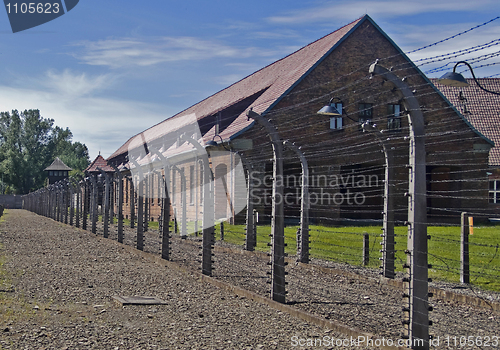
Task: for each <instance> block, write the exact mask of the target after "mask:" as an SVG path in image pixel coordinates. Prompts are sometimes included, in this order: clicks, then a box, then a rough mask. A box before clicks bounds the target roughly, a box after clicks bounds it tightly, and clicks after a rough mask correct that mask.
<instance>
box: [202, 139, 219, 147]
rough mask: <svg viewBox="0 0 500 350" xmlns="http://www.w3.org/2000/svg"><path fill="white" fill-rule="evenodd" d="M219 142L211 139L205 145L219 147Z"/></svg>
mask: <svg viewBox="0 0 500 350" xmlns="http://www.w3.org/2000/svg"><path fill="white" fill-rule="evenodd" d="M217 146H218V145H217V142H215V141H214V140H210V141H207V142H206V143H205V147H217Z"/></svg>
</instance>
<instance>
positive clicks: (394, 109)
mask: <svg viewBox="0 0 500 350" xmlns="http://www.w3.org/2000/svg"><path fill="white" fill-rule="evenodd" d="M401 112H402V110H401V105H399V104H395V105H393V104H390V105H388V106H387V114H388V115H387V130H401Z"/></svg>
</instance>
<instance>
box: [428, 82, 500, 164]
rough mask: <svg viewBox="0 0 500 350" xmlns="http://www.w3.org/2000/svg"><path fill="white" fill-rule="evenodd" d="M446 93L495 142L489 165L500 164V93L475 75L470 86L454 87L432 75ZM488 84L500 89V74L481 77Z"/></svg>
mask: <svg viewBox="0 0 500 350" xmlns="http://www.w3.org/2000/svg"><path fill="white" fill-rule="evenodd" d="M431 81H432V82H433V83H434V84H435V85H436V87H437V88H438V89H439V90H440V91H441V92H442V93H443V95H444V96H445V97H446V98H447V99H448V100H449V101H450V102H451V103H452V104H453V105H454V106H455V107H456V109H457V110H458V111H459V112H460V113H462V115H463V116H464V117H465V118H466V119H467V120H468V121H469V123H470V124H471V125H472V126H473V127H474V128H476V129H477V131H479V132H480V133H481V134H483V135H484V136H486V137H487V138H489V139H490V140H492V141H493V142H494V143H495V146H494V147H493V148H492V149H491V150H490V156H489V165H490V166H495V167H496V166H500V96H499V95H494V94H491V93H488V92H486V91H483V90H481V89H480V88H479V87H478V86H477V84H476V83H475V82H474V79H467V82H468V83H469V86H468V87H450V86H445V85H441V84H439V83H437V79H431ZM478 81H479V84H481V86H483V87H484V88H486V89H488V90H490V91H495V92H500V79H499V78H478Z"/></svg>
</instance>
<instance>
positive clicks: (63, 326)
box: [0, 210, 359, 350]
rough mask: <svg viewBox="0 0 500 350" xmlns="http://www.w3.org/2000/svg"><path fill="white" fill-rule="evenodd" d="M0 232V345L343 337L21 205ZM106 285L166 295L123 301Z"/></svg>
mask: <svg viewBox="0 0 500 350" xmlns="http://www.w3.org/2000/svg"><path fill="white" fill-rule="evenodd" d="M0 232H1V233H0V243H1V245H2V251H1V253H2V254H0V255H3V256H5V257H6V263H5V265H4V268H5V269H6V270H7V272H8V275H9V276H10V280H11V281H10V282H11V283H12V286H13V290H12V291H10V286H9V285H3V286H2V287H1V288H2V289H1V290H2V291H3V292H0V311H1V312H0V315H1V319H0V348H2V349H30V350H33V349H287V348H296V347H293V346H292V345H293V343H292V337H293V336H297V337H298V339H306V338H311V339H320V338H321V339H322V338H323V337H325V336H327V337H329V338H328V339H333V338H335V339H336V338H340V339H344V338H347V337H346V336H343V335H341V334H337V333H334V332H331V331H329V330H325V329H322V328H320V327H317V326H313V325H309V324H307V323H304V322H302V321H300V320H298V319H296V318H293V317H291V316H289V315H288V314H286V313H282V312H278V311H276V310H273V309H271V308H269V307H266V306H264V305H261V304H259V303H256V302H254V301H252V300H248V299H245V298H241V297H237V296H235V295H234V294H232V293H229V292H227V291H225V290H221V289H218V288H216V287H214V286H212V285H210V284H207V283H203V282H201V281H200V280H199V279H198V278H195V277H194V276H193V275H189V274H186V273H182V272H180V271H179V270H177V269H167V268H166V267H162V266H158V265H157V264H154V263H151V262H149V261H148V260H146V259H144V258H143V257H141V256H139V255H137V254H133V253H130V252H128V251H127V250H126V249H123V247H121V246H120V245H118V244H116V243H114V242H111V241H109V240H107V239H103V238H100V237H96V236H95V235H92V234H91V233H89V232H86V231H82V230H79V229H76V228H73V227H70V226H67V225H63V224H61V223H57V222H55V221H53V220H50V219H47V218H44V217H41V216H37V215H34V214H32V213H29V212H27V211H23V210H9V212H8V214H7V216H6V222H4V223H3V224H2V225H1V226H0ZM114 295H125V296H133V295H142V296H154V297H157V298H160V299H162V300H165V301H166V302H167V304H166V305H158V306H124V307H122V306H120V305H118V304H116V303H114V302H113V299H112V296H114ZM297 341H298V340H297ZM300 348H301V349H302V348H311V347H300ZM352 348H353V349H354V348H356V349H359V348H357V347H352Z"/></svg>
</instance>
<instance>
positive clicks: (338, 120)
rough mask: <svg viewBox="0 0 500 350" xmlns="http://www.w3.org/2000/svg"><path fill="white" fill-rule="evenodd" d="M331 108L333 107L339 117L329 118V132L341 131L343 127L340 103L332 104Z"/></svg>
mask: <svg viewBox="0 0 500 350" xmlns="http://www.w3.org/2000/svg"><path fill="white" fill-rule="evenodd" d="M332 107H335V109H336V110H337V112H339V113H340V116H338V117H331V118H330V129H331V130H342V128H343V127H344V121H343V118H342V107H343V106H342V103H341V102H339V103H332Z"/></svg>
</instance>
